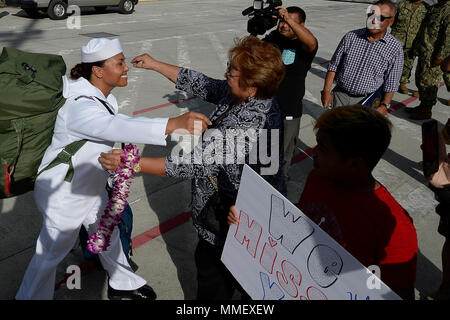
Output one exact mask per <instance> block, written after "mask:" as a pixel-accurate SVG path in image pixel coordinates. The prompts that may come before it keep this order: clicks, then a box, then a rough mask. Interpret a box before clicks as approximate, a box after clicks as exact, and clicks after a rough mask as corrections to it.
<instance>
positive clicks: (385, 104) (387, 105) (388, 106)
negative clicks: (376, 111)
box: [381, 102, 391, 109]
mask: <svg viewBox="0 0 450 320" xmlns="http://www.w3.org/2000/svg"><path fill="white" fill-rule="evenodd" d="M381 106H385V107H386V109H389V108H390V107H391V104H390V103H384V102H383V103H382V104H381Z"/></svg>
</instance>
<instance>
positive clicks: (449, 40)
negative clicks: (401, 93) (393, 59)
mask: <svg viewBox="0 0 450 320" xmlns="http://www.w3.org/2000/svg"><path fill="white" fill-rule="evenodd" d="M414 54H415V55H417V56H418V57H419V61H418V63H417V68H416V85H417V88H418V89H419V99H420V105H419V106H418V107H415V108H405V111H406V112H408V113H411V115H410V116H409V118H410V119H413V120H426V119H430V118H431V109H432V108H433V106H434V105H435V104H436V102H437V92H438V89H439V83H440V81H441V79H442V75H443V73H442V70H441V68H440V65H441V64H442V62H443V61H444V59H445V58H446V57H447V56H448V55H449V54H450V4H449V3H448V2H447V0H439V1H438V3H437V4H436V5H434V6H433V7H431V8H430V9H429V11H428V14H427V15H426V17H425V20H424V24H423V26H422V28H421V30H420V31H419V35H418V36H417V39H416V43H415V44H414Z"/></svg>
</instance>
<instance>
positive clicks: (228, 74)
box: [225, 61, 240, 78]
mask: <svg viewBox="0 0 450 320" xmlns="http://www.w3.org/2000/svg"><path fill="white" fill-rule="evenodd" d="M225 76H226V77H227V78H239V77H240V76H233V75H232V74H231V64H230V62H229V61H228V62H227V70H226V71H225Z"/></svg>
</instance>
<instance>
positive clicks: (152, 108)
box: [133, 97, 197, 116]
mask: <svg viewBox="0 0 450 320" xmlns="http://www.w3.org/2000/svg"><path fill="white" fill-rule="evenodd" d="M196 98H197V97H190V98H186V99H180V100H177V101H175V102H168V103H164V104H160V105H159V106H154V107H150V108H147V109H142V110H138V111H135V112H133V116H135V115H138V114H141V113H145V112H149V111H152V110H156V109H161V108H165V107H168V106H172V105H174V104H178V103H181V102H185V101H189V100H192V99H196Z"/></svg>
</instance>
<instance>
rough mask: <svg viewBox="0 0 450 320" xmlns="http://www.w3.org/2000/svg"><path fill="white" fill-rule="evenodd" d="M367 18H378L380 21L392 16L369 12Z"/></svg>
mask: <svg viewBox="0 0 450 320" xmlns="http://www.w3.org/2000/svg"><path fill="white" fill-rule="evenodd" d="M367 18H375V19H377V20H378V21H381V22H384V20H386V19H391V18H392V17H385V16H377V15H376V14H373V13H368V14H367Z"/></svg>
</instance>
